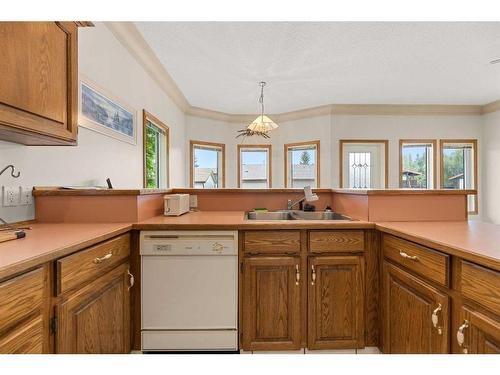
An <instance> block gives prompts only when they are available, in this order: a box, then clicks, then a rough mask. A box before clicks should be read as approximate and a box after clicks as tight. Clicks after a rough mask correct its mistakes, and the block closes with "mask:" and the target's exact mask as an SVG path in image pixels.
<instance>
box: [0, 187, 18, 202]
mask: <svg viewBox="0 0 500 375" xmlns="http://www.w3.org/2000/svg"><path fill="white" fill-rule="evenodd" d="M2 190H3V206H4V207H11V206H18V205H19V203H20V202H19V196H20V194H19V190H20V189H19V186H15V187H14V186H4V187H3V188H2Z"/></svg>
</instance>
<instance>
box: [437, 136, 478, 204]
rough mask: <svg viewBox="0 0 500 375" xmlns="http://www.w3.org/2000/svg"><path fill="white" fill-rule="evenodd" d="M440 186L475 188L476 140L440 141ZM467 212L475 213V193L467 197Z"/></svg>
mask: <svg viewBox="0 0 500 375" xmlns="http://www.w3.org/2000/svg"><path fill="white" fill-rule="evenodd" d="M440 146H441V147H440V148H441V188H443V189H464V190H476V189H477V140H475V139H465V140H445V139H442V140H441V141H440ZM467 206H468V211H469V213H473V214H477V212H478V207H477V206H478V205H477V195H469V196H468V198H467Z"/></svg>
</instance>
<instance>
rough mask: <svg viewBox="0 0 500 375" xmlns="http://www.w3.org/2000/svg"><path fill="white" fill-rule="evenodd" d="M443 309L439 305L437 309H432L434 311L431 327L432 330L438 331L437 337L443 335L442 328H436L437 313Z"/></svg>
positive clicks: (437, 321)
mask: <svg viewBox="0 0 500 375" xmlns="http://www.w3.org/2000/svg"><path fill="white" fill-rule="evenodd" d="M442 309H443V306H442V305H441V304H439V305H438V307H436V308H435V309H434V311H433V312H432V318H431V319H432V325H433V326H434V328H436V329H437V331H438V335H442V334H443V329H442V327H439V326H438V323H439V317H438V313H439V312H440V311H441V310H442Z"/></svg>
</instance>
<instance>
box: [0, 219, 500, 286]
mask: <svg viewBox="0 0 500 375" xmlns="http://www.w3.org/2000/svg"><path fill="white" fill-rule="evenodd" d="M30 226H31V227H32V229H31V230H29V231H27V235H26V238H23V239H19V240H13V241H8V242H4V243H0V279H2V278H4V277H7V276H10V275H13V274H16V273H19V272H21V271H23V270H26V269H29V268H31V267H34V266H36V265H38V264H42V263H44V262H48V261H51V260H54V259H57V258H60V257H62V256H65V255H67V254H70V253H72V252H75V251H78V250H81V249H84V248H86V247H89V246H92V245H94V244H96V243H98V242H101V241H104V240H106V239H109V238H112V237H114V236H117V235H119V234H122V233H125V232H127V231H129V230H131V229H137V230H175V229H185V230H188V229H203V230H223V229H225V230H228V229H230V230H238V229H355V228H360V229H373V228H377V229H379V230H381V231H383V232H386V233H390V234H394V235H397V236H399V237H402V238H406V239H408V240H411V241H414V242H417V243H420V244H422V245H425V246H429V247H432V248H435V249H437V250H440V251H443V252H445V253H447V254H450V255H455V256H459V257H462V258H464V259H466V260H470V261H472V262H475V263H478V264H482V265H484V266H487V267H491V268H493V269H496V270H499V271H500V246H499V244H500V226H497V225H493V224H487V223H481V222H475V221H469V222H466V221H464V222H462V221H461V222H379V223H376V224H375V223H370V222H366V221H335V222H327V221H312V220H311V221H265V222H263V221H249V220H245V218H244V212H243V211H215V212H214V211H200V212H191V213H188V214H185V215H182V216H180V217H165V216H155V217H152V218H149V219H146V220H142V221H139V222H137V223H101V224H57V223H54V224H41V223H39V224H37V223H35V224H31V225H30Z"/></svg>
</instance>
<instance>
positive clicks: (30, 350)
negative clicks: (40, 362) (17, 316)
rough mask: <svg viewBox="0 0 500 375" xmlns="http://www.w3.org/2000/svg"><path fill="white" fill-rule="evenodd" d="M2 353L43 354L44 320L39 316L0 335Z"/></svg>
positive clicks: (0, 351)
mask: <svg viewBox="0 0 500 375" xmlns="http://www.w3.org/2000/svg"><path fill="white" fill-rule="evenodd" d="M0 353H1V354H42V353H43V322H42V318H41V317H40V316H39V317H37V318H35V319H33V320H30V321H29V322H27V323H25V324H23V325H22V326H21V327H19V328H16V329H15V330H13V331H12V332H10V333H9V334H7V335H6V336H4V337H0Z"/></svg>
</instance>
